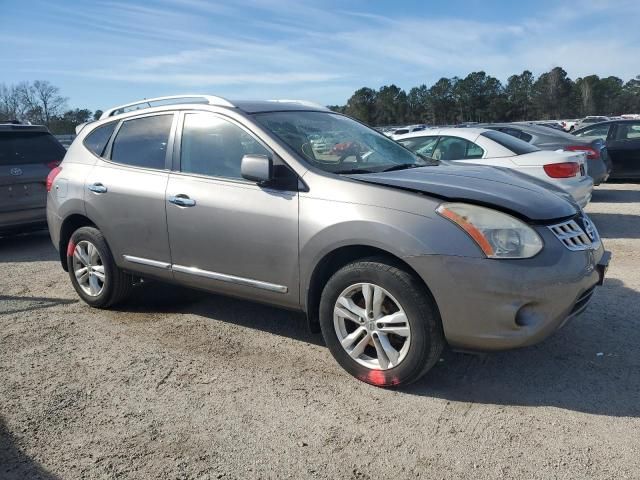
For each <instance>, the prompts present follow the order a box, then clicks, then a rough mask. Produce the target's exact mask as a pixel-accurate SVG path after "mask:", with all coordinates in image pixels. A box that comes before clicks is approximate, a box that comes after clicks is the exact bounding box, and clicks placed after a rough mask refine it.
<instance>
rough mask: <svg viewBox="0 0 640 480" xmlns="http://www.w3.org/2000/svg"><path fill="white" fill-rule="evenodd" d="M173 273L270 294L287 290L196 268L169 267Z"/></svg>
mask: <svg viewBox="0 0 640 480" xmlns="http://www.w3.org/2000/svg"><path fill="white" fill-rule="evenodd" d="M171 268H172V269H173V271H174V272H178V273H186V274H189V275H196V276H198V277H204V278H210V279H212V280H219V281H221V282H227V283H234V284H236V285H244V286H245V287H255V288H261V289H262V290H269V291H270V292H277V293H287V292H288V291H289V289H288V288H287V287H285V286H284V285H276V284H275V283H269V282H263V281H261V280H253V279H251V278H244V277H236V276H235V275H227V274H226V273H218V272H210V271H209V270H201V269H199V268H196V267H185V266H183V265H173V266H172V267H171Z"/></svg>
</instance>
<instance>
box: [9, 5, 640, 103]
mask: <svg viewBox="0 0 640 480" xmlns="http://www.w3.org/2000/svg"><path fill="white" fill-rule="evenodd" d="M555 66H562V67H563V68H564V69H565V70H566V71H567V72H568V74H569V76H570V77H572V78H577V77H579V76H584V75H589V74H592V73H595V74H598V75H601V76H603V75H604V76H608V75H616V76H618V77H621V78H622V79H624V80H629V79H630V78H633V77H635V76H636V75H639V74H640V1H639V0H611V1H604V0H579V1H575V2H567V1H557V0H555V1H552V0H549V1H547V0H542V1H537V2H535V1H527V2H525V1H517V0H513V1H492V0H468V1H460V0H447V1H429V0H423V1H419V0H402V1H389V0H385V1H376V0H368V1H367V0H354V1H347V0H343V1H340V0H325V1H320V0H280V1H276V0H236V1H226V2H225V1H208V0H156V1H140V0H129V1H127V0H116V1H111V0H104V1H92V2H88V1H82V0H45V1H40V0H0V84H1V83H5V84H13V83H17V82H20V81H23V80H28V81H33V80H48V81H50V82H51V83H53V84H54V85H56V86H58V87H59V88H60V90H61V93H62V94H63V95H64V96H65V97H68V99H69V102H68V104H69V107H79V108H89V109H91V110H95V109H105V108H108V107H110V106H114V105H119V104H122V103H126V102H129V101H135V100H138V99H142V98H150V97H155V96H162V95H176V94H183V93H184V94H189V93H191V94H193V93H206V94H212V95H220V96H223V97H226V98H230V99H273V98H286V99H305V100H310V101H314V102H318V103H321V104H325V105H327V104H344V103H346V101H347V99H348V98H349V96H350V95H351V94H352V93H353V92H354V91H355V90H356V89H358V88H360V87H363V86H368V87H372V88H379V87H380V86H382V85H387V84H391V83H394V84H396V85H398V86H400V87H402V88H405V89H407V90H408V89H410V88H411V87H413V86H416V85H421V84H427V85H431V84H433V83H435V82H436V81H437V80H438V79H439V78H441V77H443V76H444V77H452V76H466V75H467V74H468V73H470V72H472V71H478V70H484V71H485V72H487V73H488V74H490V75H494V76H496V77H498V78H499V79H500V80H502V81H506V79H507V78H508V77H509V75H511V74H514V73H520V72H522V71H523V70H525V69H528V70H531V71H532V72H533V73H534V74H536V75H538V74H540V73H543V72H545V71H548V70H549V69H551V68H553V67H555Z"/></svg>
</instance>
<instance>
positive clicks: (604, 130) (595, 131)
mask: <svg viewBox="0 0 640 480" xmlns="http://www.w3.org/2000/svg"><path fill="white" fill-rule="evenodd" d="M609 127H610V125H609V124H606V125H596V126H594V127H589V128H585V129H584V130H582V131H580V132H577V133H576V134H575V136H576V137H598V138H607V135H608V134H609Z"/></svg>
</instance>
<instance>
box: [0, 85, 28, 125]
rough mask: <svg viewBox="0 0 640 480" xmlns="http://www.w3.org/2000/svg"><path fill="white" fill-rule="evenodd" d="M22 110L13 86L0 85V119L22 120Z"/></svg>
mask: <svg viewBox="0 0 640 480" xmlns="http://www.w3.org/2000/svg"><path fill="white" fill-rule="evenodd" d="M23 113H24V108H23V105H22V102H21V101H20V92H19V91H18V89H17V88H16V86H15V85H9V86H7V85H5V84H2V85H0V118H2V119H4V120H18V119H20V118H22V115H23Z"/></svg>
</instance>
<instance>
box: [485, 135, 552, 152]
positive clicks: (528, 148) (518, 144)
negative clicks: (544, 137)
mask: <svg viewBox="0 0 640 480" xmlns="http://www.w3.org/2000/svg"><path fill="white" fill-rule="evenodd" d="M480 135H482V136H483V137H487V138H490V139H491V140H493V141H494V142H496V143H499V144H500V145H502V146H503V147H504V148H506V149H508V150H511V151H512V152H513V153H515V154H516V155H524V154H525V153H533V152H538V151H540V149H539V148H538V147H535V146H533V145H531V144H530V143H527V142H525V141H524V140H520V139H519V138H516V137H512V136H511V135H509V134H507V133H502V132H496V131H495V130H487V131H486V132H482V133H481V134H480Z"/></svg>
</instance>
